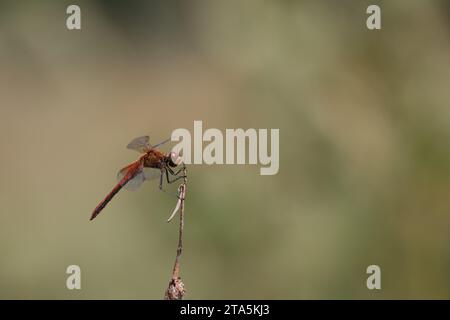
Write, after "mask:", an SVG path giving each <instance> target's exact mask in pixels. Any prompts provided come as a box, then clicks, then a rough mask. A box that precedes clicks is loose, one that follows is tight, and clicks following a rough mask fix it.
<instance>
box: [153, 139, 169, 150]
mask: <svg viewBox="0 0 450 320" xmlns="http://www.w3.org/2000/svg"><path fill="white" fill-rule="evenodd" d="M170 140H171V139H170V138H169V139H166V140H164V141H162V142H160V143H158V144H157V145H154V146H153V147H152V148H156V147H159V146H161V145H163V144H164V143H167V142H169V141H170Z"/></svg>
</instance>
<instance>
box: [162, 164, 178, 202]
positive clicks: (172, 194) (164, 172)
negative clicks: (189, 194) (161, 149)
mask: <svg viewBox="0 0 450 320" xmlns="http://www.w3.org/2000/svg"><path fill="white" fill-rule="evenodd" d="M164 174H166V178H167V182H169V174H168V172H167V169H165V171H163V170H161V176H160V177H159V190H161V191H162V192H165V193H167V194H168V195H171V196H174V197H176V198H178V199H180V195H178V194H174V193H171V192H168V191H166V190H164V189H163V181H164ZM172 182H173V181H172ZM169 183H171V182H169Z"/></svg>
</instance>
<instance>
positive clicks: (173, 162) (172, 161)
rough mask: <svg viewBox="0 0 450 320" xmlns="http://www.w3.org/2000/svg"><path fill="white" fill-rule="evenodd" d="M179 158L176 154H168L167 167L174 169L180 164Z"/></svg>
mask: <svg viewBox="0 0 450 320" xmlns="http://www.w3.org/2000/svg"><path fill="white" fill-rule="evenodd" d="M181 162H182V161H181V157H180V155H179V154H178V153H177V152H173V151H172V152H171V153H170V154H169V165H170V166H171V167H176V166H178V165H180V164H181Z"/></svg>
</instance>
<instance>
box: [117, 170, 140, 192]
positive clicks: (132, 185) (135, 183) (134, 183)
mask: <svg viewBox="0 0 450 320" xmlns="http://www.w3.org/2000/svg"><path fill="white" fill-rule="evenodd" d="M128 170H129V167H125V168H123V169H122V170H120V171H119V173H118V174H117V181H121V180H122V179H123V177H125V175H126V174H127V173H128ZM144 181H145V176H144V172H143V171H142V170H139V171H138V173H136V175H135V176H134V177H133V178H132V179H131V180H129V181H128V182H127V183H126V184H125V185H124V186H123V187H124V188H125V189H127V190H130V191H135V190H137V189H138V188H139V187H140V185H141V184H142V182H144Z"/></svg>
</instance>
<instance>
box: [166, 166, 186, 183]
mask: <svg viewBox="0 0 450 320" xmlns="http://www.w3.org/2000/svg"><path fill="white" fill-rule="evenodd" d="M169 172H170V173H171V174H172V175H175V174H173V171H172V170H171V169H169V168H166V177H167V183H174V182H175V181H178V180H180V179H183V178H186V176H184V175H183V176H179V177H176V178H175V179H173V180H172V181H170V179H169Z"/></svg>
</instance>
